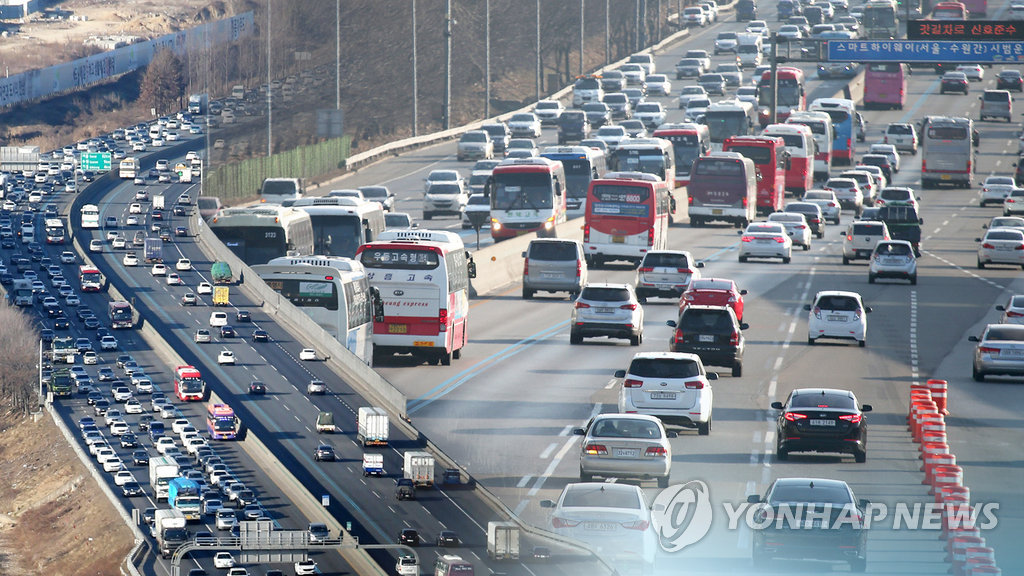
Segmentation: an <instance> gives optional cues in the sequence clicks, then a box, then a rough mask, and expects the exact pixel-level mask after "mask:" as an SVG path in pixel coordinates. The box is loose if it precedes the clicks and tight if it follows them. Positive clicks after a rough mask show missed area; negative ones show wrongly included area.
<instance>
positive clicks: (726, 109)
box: [704, 99, 757, 149]
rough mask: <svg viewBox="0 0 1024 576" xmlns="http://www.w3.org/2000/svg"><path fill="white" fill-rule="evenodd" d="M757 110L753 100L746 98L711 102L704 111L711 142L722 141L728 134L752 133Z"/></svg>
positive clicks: (719, 143) (717, 142)
mask: <svg viewBox="0 0 1024 576" xmlns="http://www.w3.org/2000/svg"><path fill="white" fill-rule="evenodd" d="M755 122H757V111H756V110H755V108H754V103H753V102H747V101H746V100H737V99H730V100H719V101H718V102H712V103H711V105H710V106H708V109H707V112H705V113H704V123H705V124H707V127H708V131H709V132H710V133H711V142H712V143H713V144H718V149H721V147H722V143H723V142H725V139H726V138H728V137H730V136H749V135H751V134H753V133H754V123H755Z"/></svg>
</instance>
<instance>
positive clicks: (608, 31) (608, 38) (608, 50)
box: [604, 0, 612, 64]
mask: <svg viewBox="0 0 1024 576" xmlns="http://www.w3.org/2000/svg"><path fill="white" fill-rule="evenodd" d="M610 11H611V0H604V63H605V64H608V63H610V62H611V61H612V28H611V27H612V24H611V23H612V18H611V14H610Z"/></svg>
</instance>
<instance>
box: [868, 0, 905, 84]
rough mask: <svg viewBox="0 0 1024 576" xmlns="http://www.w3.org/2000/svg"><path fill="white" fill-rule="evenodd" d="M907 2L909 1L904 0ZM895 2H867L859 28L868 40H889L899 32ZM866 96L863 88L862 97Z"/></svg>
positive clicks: (879, 0)
mask: <svg viewBox="0 0 1024 576" xmlns="http://www.w3.org/2000/svg"><path fill="white" fill-rule="evenodd" d="M904 1H909V0H904ZM898 18H899V16H898V12H897V7H896V2H894V1H893V0H869V1H868V3H867V4H865V5H864V12H863V15H862V16H861V26H863V27H864V31H865V33H866V35H867V37H868V38H878V39H886V40H887V39H891V38H896V35H897V33H898V32H899V20H898ZM867 95H868V91H867V86H866V85H865V86H864V97H865V98H866V97H867Z"/></svg>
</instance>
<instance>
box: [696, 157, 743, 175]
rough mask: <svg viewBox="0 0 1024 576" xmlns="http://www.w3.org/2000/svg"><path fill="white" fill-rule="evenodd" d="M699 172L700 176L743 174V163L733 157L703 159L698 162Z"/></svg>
mask: <svg viewBox="0 0 1024 576" xmlns="http://www.w3.org/2000/svg"><path fill="white" fill-rule="evenodd" d="M697 174H698V175H699V176H726V177H732V176H742V175H743V163H742V162H740V161H739V160H732V159H728V160H727V159H721V158H712V159H707V158H705V159H703V160H701V161H700V162H699V163H697Z"/></svg>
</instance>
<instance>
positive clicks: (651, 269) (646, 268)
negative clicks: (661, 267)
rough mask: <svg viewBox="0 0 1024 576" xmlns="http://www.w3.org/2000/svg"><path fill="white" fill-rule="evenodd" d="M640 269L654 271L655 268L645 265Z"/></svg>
mask: <svg viewBox="0 0 1024 576" xmlns="http://www.w3.org/2000/svg"><path fill="white" fill-rule="evenodd" d="M640 271H641V272H654V268H652V267H650V266H644V267H643V268H640Z"/></svg>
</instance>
